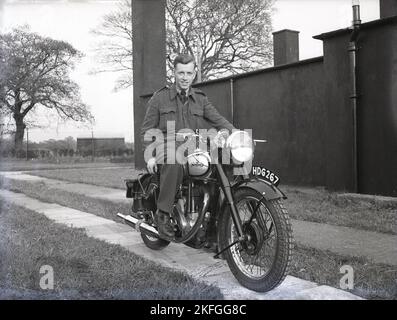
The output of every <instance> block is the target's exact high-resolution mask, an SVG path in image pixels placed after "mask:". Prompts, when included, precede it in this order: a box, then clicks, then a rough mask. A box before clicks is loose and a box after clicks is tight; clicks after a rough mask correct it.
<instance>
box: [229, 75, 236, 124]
mask: <svg viewBox="0 0 397 320" xmlns="http://www.w3.org/2000/svg"><path fill="white" fill-rule="evenodd" d="M230 111H231V116H232V124H233V125H234V124H235V123H234V79H233V78H230Z"/></svg>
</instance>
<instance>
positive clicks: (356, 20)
mask: <svg viewBox="0 0 397 320" xmlns="http://www.w3.org/2000/svg"><path fill="white" fill-rule="evenodd" d="M352 24H353V26H352V30H353V31H352V33H351V35H350V41H349V48H348V51H349V59H350V100H351V106H352V117H353V148H352V161H353V191H354V192H358V136H357V135H358V134H357V106H358V97H359V95H358V92H357V51H358V47H357V39H358V35H359V32H360V26H361V20H360V5H359V4H357V3H355V4H354V5H353V22H352Z"/></svg>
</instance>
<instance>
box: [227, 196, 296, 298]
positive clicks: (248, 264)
mask: <svg viewBox="0 0 397 320" xmlns="http://www.w3.org/2000/svg"><path fill="white" fill-rule="evenodd" d="M261 199H262V195H261V194H260V193H259V192H257V191H255V190H253V189H248V188H244V189H239V190H237V191H236V193H235V194H234V200H235V204H236V208H237V210H238V212H239V215H240V218H241V220H242V223H243V229H244V233H245V234H246V235H249V238H250V241H245V242H240V243H237V244H236V245H234V246H232V247H230V248H229V249H227V250H226V251H225V253H224V255H225V258H226V261H227V263H228V265H229V268H230V270H231V272H232V273H233V275H234V276H235V277H236V279H237V280H238V281H239V283H240V284H242V285H243V286H244V287H246V288H248V289H250V290H253V291H258V292H266V291H270V290H272V289H274V288H275V287H277V286H278V285H279V284H280V283H281V282H282V281H283V280H284V279H285V277H286V275H287V274H288V271H289V267H290V262H291V257H292V248H293V239H292V228H291V224H290V221H289V217H288V213H287V211H286V209H285V208H284V207H283V205H282V203H281V201H280V200H278V199H277V200H270V201H266V200H264V199H262V200H261ZM259 202H260V203H259ZM258 205H259V207H258V210H257V212H256V217H255V218H253V219H252V221H251V222H250V223H249V221H250V217H251V216H252V214H253V212H254V211H255V208H256V207H257V206H258ZM219 231H220V239H219V240H220V246H221V248H226V247H227V246H229V245H230V244H232V243H233V242H235V241H236V240H237V239H238V235H237V230H236V228H235V226H234V223H233V221H232V216H231V212H230V210H228V211H227V212H225V214H223V215H222V217H221V220H220V230H219Z"/></svg>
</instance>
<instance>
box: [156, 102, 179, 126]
mask: <svg viewBox="0 0 397 320" xmlns="http://www.w3.org/2000/svg"><path fill="white" fill-rule="evenodd" d="M167 121H176V108H175V107H172V106H161V107H160V123H159V127H160V130H162V131H166V130H167Z"/></svg>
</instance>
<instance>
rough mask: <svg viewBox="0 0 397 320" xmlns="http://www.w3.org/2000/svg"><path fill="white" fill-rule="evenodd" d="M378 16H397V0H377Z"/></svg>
mask: <svg viewBox="0 0 397 320" xmlns="http://www.w3.org/2000/svg"><path fill="white" fill-rule="evenodd" d="M379 8H380V18H381V19H383V18H388V17H393V16H397V0H379Z"/></svg>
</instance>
